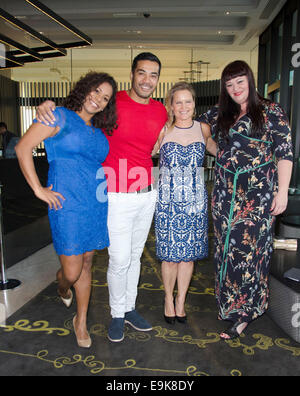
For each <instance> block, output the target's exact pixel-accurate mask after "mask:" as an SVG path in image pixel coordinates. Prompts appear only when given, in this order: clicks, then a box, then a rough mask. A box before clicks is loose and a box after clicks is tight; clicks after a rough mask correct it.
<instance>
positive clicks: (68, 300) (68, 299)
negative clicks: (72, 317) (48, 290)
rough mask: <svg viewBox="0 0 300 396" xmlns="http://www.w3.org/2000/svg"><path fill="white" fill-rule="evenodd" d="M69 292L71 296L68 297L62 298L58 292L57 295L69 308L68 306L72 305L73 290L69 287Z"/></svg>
mask: <svg viewBox="0 0 300 396" xmlns="http://www.w3.org/2000/svg"><path fill="white" fill-rule="evenodd" d="M70 294H71V296H70V297H69V298H63V297H62V296H61V295H60V294H59V292H58V295H59V297H60V299H61V301H62V302H63V303H64V304H65V306H66V307H67V308H70V306H71V305H72V301H73V292H72V290H71V289H70Z"/></svg>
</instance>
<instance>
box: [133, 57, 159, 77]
mask: <svg viewBox="0 0 300 396" xmlns="http://www.w3.org/2000/svg"><path fill="white" fill-rule="evenodd" d="M143 60H148V61H151V62H156V63H158V66H159V71H158V73H159V74H160V70H161V62H160V60H159V59H158V57H157V56H156V55H154V54H152V53H151V52H142V53H141V54H139V55H137V56H136V57H135V58H134V59H133V62H132V67H131V71H132V73H134V71H135V69H136V68H137V64H138V62H139V61H143Z"/></svg>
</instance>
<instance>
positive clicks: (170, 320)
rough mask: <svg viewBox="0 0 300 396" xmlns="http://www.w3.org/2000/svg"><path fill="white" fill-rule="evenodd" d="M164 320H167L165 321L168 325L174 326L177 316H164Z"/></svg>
mask: <svg viewBox="0 0 300 396" xmlns="http://www.w3.org/2000/svg"><path fill="white" fill-rule="evenodd" d="M164 318H165V321H166V322H167V323H168V324H170V325H173V324H175V318H176V317H175V316H166V315H164Z"/></svg>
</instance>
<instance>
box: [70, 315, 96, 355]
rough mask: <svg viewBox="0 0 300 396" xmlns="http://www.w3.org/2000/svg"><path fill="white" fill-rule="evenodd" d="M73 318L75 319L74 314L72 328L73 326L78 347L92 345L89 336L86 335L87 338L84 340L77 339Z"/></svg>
mask: <svg viewBox="0 0 300 396" xmlns="http://www.w3.org/2000/svg"><path fill="white" fill-rule="evenodd" d="M75 320H76V315H75V316H74V318H73V328H74V333H75V336H76V339H77V344H78V346H79V347H80V348H90V347H91V346H92V340H91V337H90V336H88V338H86V339H84V340H80V339H78V337H77V334H76V327H75Z"/></svg>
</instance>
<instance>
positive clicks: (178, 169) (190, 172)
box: [155, 126, 208, 263]
mask: <svg viewBox="0 0 300 396" xmlns="http://www.w3.org/2000/svg"><path fill="white" fill-rule="evenodd" d="M175 128H176V127H175ZM198 128H199V126H198ZM204 155H205V144H204V143H203V141H197V142H193V143H191V144H188V145H187V146H184V145H181V144H179V143H176V142H172V141H170V142H166V143H163V144H162V147H161V148H160V173H159V184H158V200H157V204H156V211H155V234H156V254H157V257H158V258H159V259H160V260H162V261H167V262H177V263H179V262H181V261H185V262H189V261H195V260H197V259H203V258H205V257H207V256H208V212H207V211H208V200H207V191H206V187H205V183H204V174H203V173H204V172H203V168H202V164H203V160H204Z"/></svg>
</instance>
